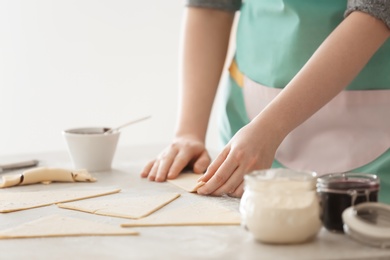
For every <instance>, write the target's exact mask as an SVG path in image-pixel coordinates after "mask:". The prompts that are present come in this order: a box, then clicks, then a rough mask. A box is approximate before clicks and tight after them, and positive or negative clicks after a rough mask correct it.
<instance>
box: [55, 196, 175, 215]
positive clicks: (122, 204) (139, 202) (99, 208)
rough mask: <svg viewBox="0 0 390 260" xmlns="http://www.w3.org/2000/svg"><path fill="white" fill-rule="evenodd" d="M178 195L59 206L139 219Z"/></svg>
mask: <svg viewBox="0 0 390 260" xmlns="http://www.w3.org/2000/svg"><path fill="white" fill-rule="evenodd" d="M178 197H180V194H178V193H173V194H172V193H168V194H161V195H155V196H146V197H145V196H144V197H127V198H117V199H114V198H112V199H105V200H101V199H93V200H83V201H76V202H71V203H60V204H58V205H57V206H59V207H60V208H64V209H73V210H79V211H83V212H88V213H92V214H98V215H103V216H111V217H119V218H130V219H139V218H143V217H146V216H148V215H150V214H152V213H153V212H155V211H157V210H159V209H160V208H162V207H164V206H165V205H167V204H168V203H170V202H172V201H173V200H175V199H177V198H178Z"/></svg>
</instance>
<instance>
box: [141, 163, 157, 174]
mask: <svg viewBox="0 0 390 260" xmlns="http://www.w3.org/2000/svg"><path fill="white" fill-rule="evenodd" d="M155 161H156V160H153V161H150V162H148V164H146V166H145V167H144V168H143V170H142V172H141V177H142V178H146V177H148V175H149V172H150V170H151V169H152V167H153V164H154V163H155Z"/></svg>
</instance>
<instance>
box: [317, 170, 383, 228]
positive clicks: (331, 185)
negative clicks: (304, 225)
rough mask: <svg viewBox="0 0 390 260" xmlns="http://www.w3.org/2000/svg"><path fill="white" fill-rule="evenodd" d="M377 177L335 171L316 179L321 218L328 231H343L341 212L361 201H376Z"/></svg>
mask: <svg viewBox="0 0 390 260" xmlns="http://www.w3.org/2000/svg"><path fill="white" fill-rule="evenodd" d="M378 191H379V178H378V177H377V176H376V175H374V174H366V173H335V174H326V175H323V176H320V177H319V178H318V179H317V192H318V195H319V197H320V204H321V220H322V223H323V225H324V227H325V228H326V229H327V230H329V231H334V232H344V229H343V220H342V213H343V211H344V210H345V209H347V208H348V207H351V206H354V205H357V204H359V203H362V202H377V201H378Z"/></svg>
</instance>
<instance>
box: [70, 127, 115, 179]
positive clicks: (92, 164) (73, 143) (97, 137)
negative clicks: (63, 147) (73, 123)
mask: <svg viewBox="0 0 390 260" xmlns="http://www.w3.org/2000/svg"><path fill="white" fill-rule="evenodd" d="M108 129H109V128H103V127H86V128H72V129H68V130H65V131H63V132H62V134H63V135H64V137H65V141H66V143H67V146H68V152H69V156H70V158H71V160H72V163H73V166H74V167H75V168H76V169H87V170H88V171H91V172H98V171H109V170H110V169H111V164H112V160H113V158H114V155H115V151H116V146H117V143H118V139H119V135H120V132H118V131H116V132H113V133H109V134H104V131H105V130H108Z"/></svg>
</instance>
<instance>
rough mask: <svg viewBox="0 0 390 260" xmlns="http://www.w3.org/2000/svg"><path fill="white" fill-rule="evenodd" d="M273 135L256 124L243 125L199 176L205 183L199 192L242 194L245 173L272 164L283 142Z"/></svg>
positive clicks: (236, 195) (233, 195)
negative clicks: (203, 173) (273, 137)
mask: <svg viewBox="0 0 390 260" xmlns="http://www.w3.org/2000/svg"><path fill="white" fill-rule="evenodd" d="M259 129H260V130H259ZM272 136H273V135H272V134H268V132H267V130H265V129H262V128H258V127H255V125H254V124H253V123H250V124H248V125H246V126H245V127H243V128H242V129H241V130H240V131H238V132H237V133H236V134H235V135H234V137H233V138H232V139H231V141H230V142H229V143H228V144H227V145H226V147H225V148H224V149H223V151H222V152H221V153H220V154H219V155H218V157H217V158H216V160H215V161H213V163H212V164H211V165H210V166H209V168H208V169H207V172H206V174H205V175H204V176H203V177H202V178H201V179H200V181H204V182H206V184H205V185H204V186H202V187H201V188H199V189H198V194H203V195H208V194H210V195H215V196H221V195H224V194H227V195H229V196H232V197H241V196H242V194H243V192H244V175H245V174H247V173H249V172H251V171H253V170H258V169H266V168H270V167H271V165H272V162H273V159H274V155H275V152H276V149H277V147H278V146H279V144H280V141H279V140H278V139H277V138H275V139H274V140H272Z"/></svg>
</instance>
